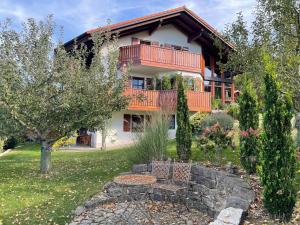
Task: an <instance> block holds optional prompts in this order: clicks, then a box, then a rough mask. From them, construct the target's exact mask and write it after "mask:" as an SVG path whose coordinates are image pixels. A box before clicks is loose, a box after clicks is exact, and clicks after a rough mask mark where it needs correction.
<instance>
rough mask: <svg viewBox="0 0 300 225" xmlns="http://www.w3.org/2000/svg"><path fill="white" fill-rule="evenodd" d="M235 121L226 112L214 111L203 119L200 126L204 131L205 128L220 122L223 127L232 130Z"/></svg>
mask: <svg viewBox="0 0 300 225" xmlns="http://www.w3.org/2000/svg"><path fill="white" fill-rule="evenodd" d="M233 122H234V120H233V118H232V117H231V116H230V115H228V114H226V113H224V112H219V113H213V114H210V115H208V116H206V117H205V118H204V120H202V122H201V123H200V124H201V125H200V128H201V130H202V131H203V130H204V129H205V128H208V127H212V126H213V125H215V124H217V123H218V124H219V125H220V127H221V128H222V129H224V130H231V129H232V128H233Z"/></svg>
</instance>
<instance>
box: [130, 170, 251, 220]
mask: <svg viewBox="0 0 300 225" xmlns="http://www.w3.org/2000/svg"><path fill="white" fill-rule="evenodd" d="M171 171H172V168H171ZM132 172H133V173H151V165H146V164H139V165H134V166H133V168H132ZM191 173H192V175H191V182H190V185H189V205H190V206H191V207H193V208H197V209H199V210H201V211H204V212H206V213H207V214H209V215H210V216H212V217H216V216H217V215H218V214H219V213H220V212H221V211H222V210H223V209H226V208H229V207H232V208H238V209H242V210H243V213H244V214H245V213H246V212H247V211H248V209H249V206H250V203H251V202H252V201H253V200H254V198H255V194H254V192H253V191H252V190H251V187H250V186H249V184H247V183H246V182H245V181H244V180H243V179H241V178H239V177H238V176H236V175H233V174H229V173H226V172H223V171H217V170H215V169H212V168H207V167H204V166H200V165H193V166H192V170H191ZM171 176H172V174H170V178H171Z"/></svg>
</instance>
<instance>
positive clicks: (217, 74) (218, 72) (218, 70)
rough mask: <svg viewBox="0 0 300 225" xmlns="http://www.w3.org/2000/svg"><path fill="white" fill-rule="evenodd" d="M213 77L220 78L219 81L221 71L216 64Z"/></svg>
mask: <svg viewBox="0 0 300 225" xmlns="http://www.w3.org/2000/svg"><path fill="white" fill-rule="evenodd" d="M214 77H216V78H220V79H221V77H222V76H221V70H220V66H219V65H218V63H216V62H215V71H214Z"/></svg>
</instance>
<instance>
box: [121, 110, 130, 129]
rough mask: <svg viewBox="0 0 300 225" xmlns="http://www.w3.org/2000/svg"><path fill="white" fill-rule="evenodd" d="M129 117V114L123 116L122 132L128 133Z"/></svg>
mask: <svg viewBox="0 0 300 225" xmlns="http://www.w3.org/2000/svg"><path fill="white" fill-rule="evenodd" d="M130 124H131V116H130V114H124V120H123V131H124V132H130Z"/></svg>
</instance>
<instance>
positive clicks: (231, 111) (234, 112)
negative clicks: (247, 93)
mask: <svg viewBox="0 0 300 225" xmlns="http://www.w3.org/2000/svg"><path fill="white" fill-rule="evenodd" d="M225 111H226V112H227V114H228V115H230V116H232V117H233V118H234V119H238V116H239V112H240V107H239V104H237V103H236V102H232V103H230V104H229V105H225Z"/></svg>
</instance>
